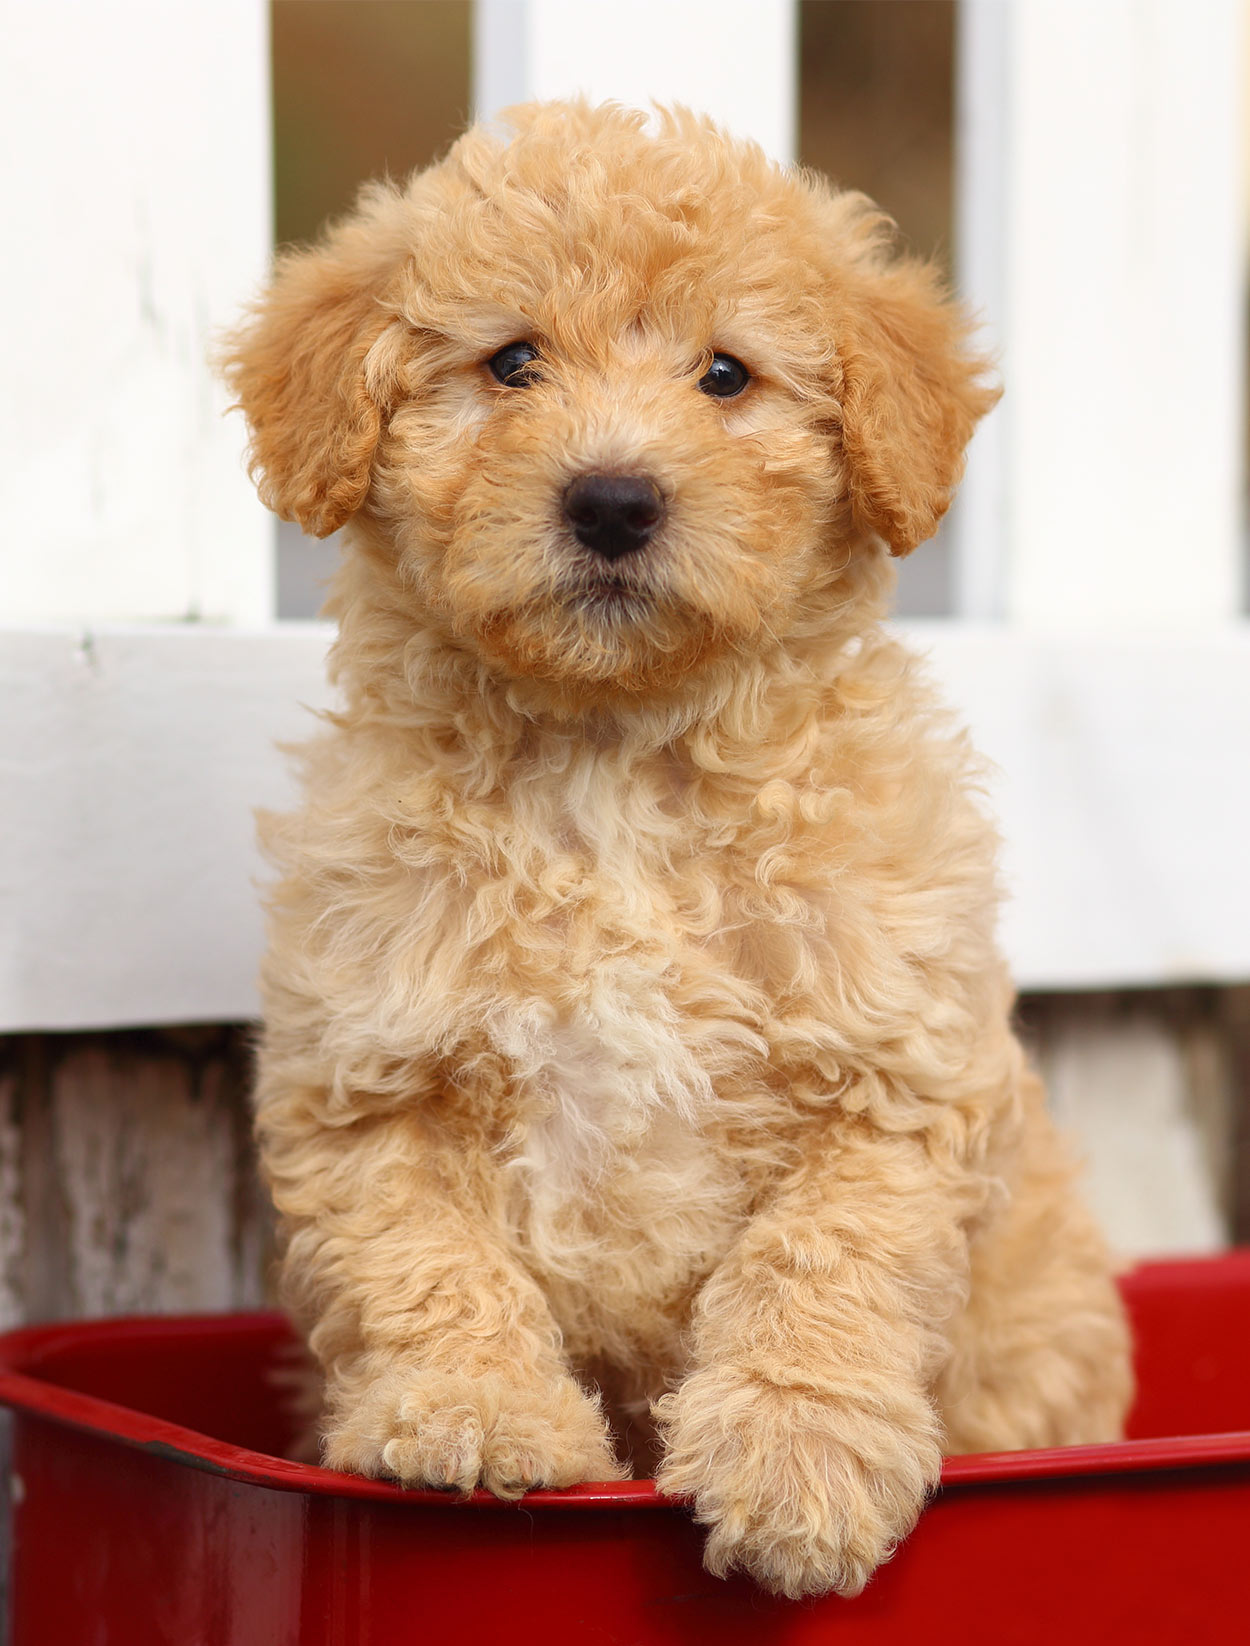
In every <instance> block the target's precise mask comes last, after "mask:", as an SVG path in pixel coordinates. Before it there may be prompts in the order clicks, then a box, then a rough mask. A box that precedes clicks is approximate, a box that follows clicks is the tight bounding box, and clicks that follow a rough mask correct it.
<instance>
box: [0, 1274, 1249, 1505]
mask: <svg viewBox="0 0 1250 1646" xmlns="http://www.w3.org/2000/svg"><path fill="white" fill-rule="evenodd" d="M1180 1266H1181V1265H1180V1263H1176V1264H1154V1265H1151V1266H1150V1269H1151V1270H1152V1271H1153V1272H1154V1273H1156V1274H1157V1273H1159V1272H1161V1271H1166V1270H1168V1269H1175V1268H1177V1267H1180ZM1186 1266H1188V1265H1186ZM1194 1266H1195V1267H1198V1266H1199V1265H1194ZM1135 1278H1136V1277H1134V1279H1135ZM1131 1285H1132V1281H1131V1280H1130V1286H1131ZM281 1322H282V1317H281V1316H280V1315H277V1314H275V1313H272V1312H267V1311H266V1312H256V1313H250V1314H231V1315H203V1314H201V1315H174V1316H126V1317H120V1318H109V1319H104V1320H98V1321H90V1322H81V1321H76V1322H72V1323H55V1324H52V1325H44V1326H27V1327H23V1328H20V1329H19V1330H17V1331H13V1332H9V1333H6V1334H3V1335H0V1404H3V1405H5V1406H9V1407H12V1408H13V1409H14V1410H16V1411H19V1412H25V1413H29V1414H30V1415H32V1416H36V1417H42V1418H47V1419H50V1420H52V1421H54V1422H58V1423H66V1424H69V1425H71V1426H73V1427H74V1428H77V1429H82V1430H86V1431H88V1432H90V1433H94V1434H98V1435H101V1436H107V1437H108V1438H111V1439H114V1440H118V1441H120V1442H122V1443H123V1444H125V1445H128V1446H134V1447H138V1448H140V1449H142V1450H144V1451H150V1452H157V1453H160V1454H163V1455H165V1456H168V1457H170V1458H171V1460H176V1461H178V1462H180V1463H182V1464H184V1465H186V1466H187V1467H189V1468H194V1469H202V1470H207V1471H209V1472H210V1473H213V1474H219V1475H225V1476H226V1477H228V1478H229V1479H231V1480H237V1481H241V1482H246V1483H247V1484H250V1485H254V1486H265V1487H268V1488H270V1489H271V1490H276V1491H283V1492H306V1493H310V1494H312V1495H314V1496H320V1497H335V1498H364V1499H371V1500H373V1501H380V1502H389V1503H396V1504H403V1505H408V1506H413V1507H416V1506H419V1505H441V1506H447V1505H452V1504H457V1503H459V1502H460V1501H461V1500H459V1499H457V1498H455V1497H454V1496H451V1495H449V1494H447V1493H443V1492H438V1491H433V1490H422V1491H413V1490H408V1489H405V1488H403V1487H400V1486H397V1485H394V1484H392V1483H390V1482H387V1481H380V1480H365V1479H363V1478H361V1477H360V1476H357V1475H346V1474H339V1473H337V1472H335V1471H334V1470H331V1469H323V1468H320V1467H319V1466H317V1465H315V1464H307V1463H293V1462H288V1461H287V1460H286V1459H284V1458H278V1457H271V1456H268V1455H267V1454H265V1453H263V1452H255V1451H252V1450H250V1449H249V1448H247V1447H243V1446H234V1445H231V1444H230V1443H229V1442H227V1441H223V1440H216V1439H214V1438H213V1437H212V1436H210V1435H205V1434H201V1433H199V1432H197V1431H196V1430H194V1429H189V1428H185V1427H183V1426H182V1425H180V1424H177V1423H171V1422H169V1421H167V1420H166V1419H164V1418H158V1417H153V1416H149V1415H148V1414H146V1413H143V1412H139V1411H135V1410H134V1409H133V1408H131V1407H127V1406H122V1405H119V1404H117V1403H115V1402H113V1401H109V1400H103V1399H100V1398H99V1397H98V1396H95V1395H88V1394H82V1393H79V1392H78V1391H77V1390H73V1389H65V1388H61V1387H58V1386H57V1385H55V1384H52V1383H46V1382H44V1381H42V1380H41V1379H40V1378H39V1376H38V1375H37V1374H38V1368H39V1364H40V1362H41V1361H43V1360H45V1359H48V1358H52V1357H54V1356H55V1355H56V1353H57V1351H58V1349H59V1348H61V1347H63V1346H68V1345H69V1344H71V1343H77V1342H79V1341H81V1338H82V1335H83V1333H84V1331H88V1332H91V1333H93V1334H98V1335H100V1336H102V1337H107V1338H108V1339H109V1340H110V1341H113V1342H117V1341H123V1342H124V1341H125V1340H126V1339H127V1338H142V1339H145V1340H148V1341H150V1340H151V1339H152V1337H153V1335H156V1336H161V1337H167V1338H168V1337H177V1336H193V1335H196V1336H198V1335H201V1334H202V1333H203V1332H204V1330H205V1328H206V1326H207V1325H209V1324H210V1323H211V1325H212V1329H213V1330H214V1331H215V1332H218V1333H222V1334H229V1335H235V1334H238V1335H244V1336H246V1335H253V1334H256V1333H264V1334H268V1333H270V1332H272V1331H273V1330H274V1328H275V1327H276V1326H277V1325H279V1324H280V1323H281ZM22 1368H24V1369H22ZM1235 1463H1250V1430H1234V1431H1231V1432H1228V1433H1224V1434H1193V1435H1176V1436H1169V1437H1160V1438H1151V1439H1146V1440H1125V1441H1118V1442H1115V1443H1114V1444H1111V1445H1098V1446H1067V1447H1061V1448H1050V1449H1046V1450H1036V1451H1024V1452H981V1453H977V1454H974V1455H969V1456H965V1457H954V1458H948V1459H947V1461H946V1462H945V1464H944V1465H943V1468H942V1478H941V1483H942V1486H943V1487H944V1488H947V1487H954V1488H961V1487H966V1486H974V1485H992V1484H1001V1483H1005V1482H1013V1481H1045V1480H1063V1479H1070V1478H1073V1477H1077V1476H1083V1477H1090V1476H1097V1475H1119V1474H1132V1473H1143V1472H1148V1471H1154V1472H1158V1471H1167V1470H1176V1469H1194V1468H1209V1467H1213V1466H1218V1465H1222V1464H1235ZM465 1501H466V1502H467V1503H468V1504H471V1505H473V1506H475V1507H478V1508H494V1509H501V1510H506V1509H513V1508H515V1507H517V1505H516V1504H512V1503H501V1502H500V1500H499V1499H497V1498H495V1497H493V1496H492V1495H491V1494H490V1493H489V1492H484V1491H479V1492H475V1493H474V1494H473V1495H472V1497H471V1498H469V1499H467V1500H465ZM671 1501H672V1500H670V1499H666V1498H664V1497H662V1496H661V1495H660V1494H659V1493H658V1492H657V1491H656V1489H655V1486H654V1484H653V1482H651V1481H649V1480H625V1481H609V1482H604V1483H602V1484H594V1483H591V1484H587V1485H582V1486H572V1487H568V1488H566V1489H563V1490H559V1491H535V1492H530V1493H528V1494H527V1495H526V1496H525V1498H524V1499H522V1500H521V1502H522V1504H523V1506H524V1508H525V1509H526V1510H533V1509H539V1508H542V1509H646V1508H656V1507H666V1506H668V1505H669V1504H670V1503H671Z"/></svg>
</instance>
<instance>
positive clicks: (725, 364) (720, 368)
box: [699, 354, 751, 400]
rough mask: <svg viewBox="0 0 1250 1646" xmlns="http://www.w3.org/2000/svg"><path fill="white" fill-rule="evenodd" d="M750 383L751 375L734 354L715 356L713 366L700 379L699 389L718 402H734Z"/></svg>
mask: <svg viewBox="0 0 1250 1646" xmlns="http://www.w3.org/2000/svg"><path fill="white" fill-rule="evenodd" d="M750 381H751V374H750V372H749V371H748V370H747V369H746V367H745V366H744V365H743V364H742V362H741V360H735V359H734V357H733V355H732V354H714V355H713V356H712V364H711V365H710V366H709V367H708V369H707V370H706V371H705V372H704V374H703V376H702V377H701V378H700V379H699V387H700V388H701V389H702V390H703V392H704V394H710V395H712V396H714V398H715V399H717V400H732V399H733V397H734V395H735V394H741V393H742V391H743V389H745V388H746V386H747V384H748V383H749V382H750Z"/></svg>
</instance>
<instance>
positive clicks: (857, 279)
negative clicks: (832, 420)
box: [834, 260, 1000, 555]
mask: <svg viewBox="0 0 1250 1646" xmlns="http://www.w3.org/2000/svg"><path fill="white" fill-rule="evenodd" d="M834 325H835V340H836V343H837V348H838V354H839V357H840V360H841V364H842V374H843V381H842V392H841V397H840V398H841V404H842V448H843V452H844V454H845V457H846V463H847V470H848V480H849V487H850V500H851V507H852V509H853V511H854V514H855V518H856V519H857V520H858V521H859V523H860V524H861V525H862V526H864V527H866V528H867V529H868V530H869V531H872V532H875V533H876V534H877V535H878V536H879V537H882V538H884V539H885V542H886V543H887V545H888V546H889V550H890V553H891V554H895V555H904V554H910V553H911V551H912V550H913V549H914V548H915V547H916V545H917V544H918V543H923V542H924V541H925V540H926V538H929V537H932V536H933V534H934V532H935V531H936V530H937V527H938V522H939V521H940V520H941V518H942V516H943V515H944V514H945V513H946V510H947V508H948V507H949V505H950V502H951V499H952V497H953V496H954V493H955V488H956V486H957V485H958V484H959V480H960V478H961V476H962V474H963V468H964V448H965V447H966V446H967V444H968V441H969V439H970V438H971V435H972V431H973V429H974V427H975V426H976V423H977V420H978V419H979V418H980V417H982V416H984V414H985V413H986V412H987V411H989V409H990V408H991V406H993V405H994V403H995V402H996V401H997V399H998V396H999V392H1000V391H999V390H998V389H997V388H996V387H994V386H992V385H989V384H987V383H986V382H985V373H986V371H987V369H988V363H987V362H986V361H985V360H984V359H981V358H978V357H977V356H975V355H972V354H969V353H968V350H967V342H968V336H969V333H970V331H971V330H972V323H971V322H970V321H969V319H968V317H967V315H966V314H965V313H964V311H963V310H962V309H961V308H960V307H959V305H958V304H957V303H955V302H954V301H952V300H951V299H950V298H949V297H947V296H946V294H945V293H944V291H943V289H942V286H941V283H940V281H939V279H938V277H937V275H936V274H935V272H934V271H933V270H932V269H931V268H930V267H929V266H928V265H927V264H923V263H918V262H914V261H908V260H903V261H899V262H896V263H892V264H886V265H885V266H882V267H878V268H876V269H874V270H869V269H864V268H860V269H854V270H852V271H850V272H849V273H848V275H847V277H846V284H845V286H844V287H843V288H842V289H841V291H840V292H839V293H838V307H837V309H836V311H835V315H834Z"/></svg>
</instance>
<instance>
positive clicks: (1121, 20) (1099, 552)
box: [963, 0, 1245, 633]
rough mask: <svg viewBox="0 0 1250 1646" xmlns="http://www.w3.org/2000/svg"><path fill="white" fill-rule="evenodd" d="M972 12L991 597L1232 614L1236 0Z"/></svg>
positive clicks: (1120, 1) (1053, 621)
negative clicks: (987, 356) (992, 464)
mask: <svg viewBox="0 0 1250 1646" xmlns="http://www.w3.org/2000/svg"><path fill="white" fill-rule="evenodd" d="M963 23H964V27H965V29H966V30H971V31H973V32H974V33H977V32H979V33H981V34H982V35H983V36H985V38H984V39H983V40H982V45H983V47H984V48H985V49H984V50H983V51H982V53H981V55H980V57H977V56H976V54H975V53H974V52H973V51H972V50H971V49H969V50H967V51H966V52H965V54H964V58H963V61H964V63H965V66H966V67H967V68H968V70H969V72H970V73H973V72H975V70H976V65H977V64H978V63H979V65H980V72H981V76H982V79H981V83H979V84H970V85H969V86H967V87H966V88H965V90H966V92H967V94H968V95H969V96H970V97H971V98H972V99H973V109H972V112H973V113H974V114H976V113H977V111H978V110H979V111H980V113H981V118H982V123H983V130H982V131H981V134H980V142H981V143H982V144H983V145H988V144H989V143H991V142H993V141H995V140H996V141H997V143H998V145H999V152H1000V154H1001V156H1002V163H1003V165H1004V166H1005V168H1006V185H1005V187H1002V188H1001V196H1002V209H1001V211H999V213H998V214H997V218H996V219H995V216H994V214H993V213H992V212H985V213H982V214H981V217H980V219H979V222H978V223H977V224H976V229H977V232H978V233H980V234H981V235H983V236H985V235H988V236H993V235H995V234H997V236H998V237H999V238H1000V240H1001V246H1000V248H999V261H1000V267H1001V278H1000V279H999V280H998V282H997V285H998V290H997V292H995V291H994V290H992V289H986V290H983V291H981V292H979V293H977V294H976V295H977V296H978V297H979V298H980V299H981V300H982V301H985V302H986V303H987V305H988V307H989V309H990V315H989V317H990V320H991V323H992V329H993V331H994V332H995V333H996V335H997V336H998V338H999V339H1000V341H1001V344H1002V360H1003V375H1004V378H1005V380H1006V383H1007V398H1006V400H1005V402H1004V406H1003V411H1002V418H1003V423H1002V429H1001V432H1000V435H999V439H1000V441H1001V444H1002V456H1001V462H1002V472H1001V474H1000V477H999V482H998V484H999V486H1000V488H1001V495H1002V496H1003V497H1004V498H1005V506H1004V508H1003V516H1004V521H1005V527H1006V530H1005V533H1004V535H1003V537H1002V539H1001V544H1002V551H1003V554H1004V557H1005V558H1004V564H1003V569H1002V572H1001V574H1000V579H999V583H1000V588H1001V614H1002V615H1004V616H1006V617H1007V618H1009V619H1010V620H1013V621H1015V622H1017V623H1020V624H1027V625H1029V626H1035V627H1036V626H1042V627H1046V628H1049V629H1052V630H1056V631H1058V630H1068V631H1071V630H1075V629H1082V628H1084V629H1088V630H1089V631H1090V632H1091V633H1092V632H1095V631H1100V630H1101V631H1104V632H1105V631H1106V630H1107V629H1111V628H1121V629H1137V630H1145V629H1158V628H1160V627H1176V626H1179V625H1187V626H1190V627H1191V628H1197V627H1201V626H1202V625H1205V624H1218V623H1220V622H1222V621H1225V620H1227V619H1229V618H1232V617H1234V616H1235V615H1236V614H1237V612H1238V610H1239V592H1240V590H1239V585H1240V519H1241V506H1240V493H1241V478H1242V476H1241V465H1242V452H1241V399H1242V378H1243V374H1244V362H1245V347H1244V316H1243V303H1244V284H1243V282H1244V206H1243V199H1242V190H1241V162H1242V130H1241V120H1242V111H1243V101H1244V98H1243V88H1242V79H1243V76H1244V73H1245V63H1244V54H1243V51H1242V38H1243V28H1244V23H1245V17H1244V8H1243V6H1242V5H1241V4H1240V3H1239V0H1204V3H1203V4H1202V5H1200V6H1195V5H1194V4H1193V3H1192V0H1098V3H1097V4H1090V3H1089V0H1014V3H1013V4H1011V5H1009V6H1005V5H1004V6H986V5H984V4H977V5H973V6H971V7H969V8H968V9H967V10H966V12H965V14H964V18H963ZM995 38H997V42H998V43H997V45H995ZM996 53H997V55H998V57H999V66H998V68H997V69H996V68H995V62H994V59H995V54H996ZM995 74H998V75H999V76H1000V77H1001V81H1002V83H1001V84H1000V85H997V86H996V85H994V84H993V77H994V75H995ZM996 110H1001V113H1002V115H1003V116H1004V117H1005V118H1004V121H1003V122H1002V124H1005V129H1003V130H1000V131H999V133H998V135H997V138H996V139H995V136H994V131H993V122H994V119H995V111H996ZM986 160H987V167H988V170H987V173H986V177H985V179H984V182H985V186H986V187H987V188H988V189H990V190H992V189H993V188H995V187H998V185H997V184H995V182H994V179H993V165H992V159H991V158H990V157H988V156H987V157H986ZM971 176H972V174H971V172H970V171H968V170H967V169H966V170H965V173H964V181H965V182H968V181H969V180H970V179H971ZM972 216H973V217H975V213H973V214H972ZM968 221H970V219H969V217H968V215H967V214H965V222H968ZM967 260H968V263H969V266H970V267H971V268H982V269H985V268H987V267H988V266H989V265H990V264H991V263H992V261H993V254H992V252H989V253H987V252H986V251H985V249H984V248H982V249H981V250H978V249H977V248H975V247H970V248H969V250H968V259H967ZM994 283H995V282H994V281H993V280H992V279H991V281H990V286H991V287H992V286H993V284H994ZM995 302H997V303H998V304H999V306H1000V311H999V312H995V310H994V304H995ZM969 552H970V553H975V551H974V550H970V551H969Z"/></svg>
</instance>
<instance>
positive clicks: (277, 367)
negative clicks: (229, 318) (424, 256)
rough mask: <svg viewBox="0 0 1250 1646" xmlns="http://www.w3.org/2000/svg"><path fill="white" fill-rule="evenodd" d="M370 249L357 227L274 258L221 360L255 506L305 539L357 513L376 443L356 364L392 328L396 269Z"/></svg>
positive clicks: (365, 378) (373, 400)
mask: <svg viewBox="0 0 1250 1646" xmlns="http://www.w3.org/2000/svg"><path fill="white" fill-rule="evenodd" d="M380 238H381V237H380V236H379V235H378V233H377V231H376V224H369V223H367V222H365V221H363V220H361V219H359V218H357V219H352V220H350V221H349V222H348V223H347V224H345V225H343V226H341V227H340V228H338V229H336V230H334V231H332V233H331V234H330V236H329V238H328V239H327V240H326V241H325V242H324V243H323V244H322V245H320V246H318V247H315V248H314V249H312V250H306V251H291V252H286V253H283V254H282V255H281V256H280V257H279V259H278V263H277V266H276V268H275V270H274V276H273V280H272V282H271V284H270V287H269V290H268V291H267V292H266V293H265V295H264V296H263V297H262V298H261V299H260V301H259V302H258V303H257V304H256V306H255V309H254V311H253V318H252V320H251V322H250V323H249V324H247V325H245V326H243V327H241V328H240V329H239V330H238V331H237V332H235V333H234V334H233V335H232V336H230V337H229V338H228V339H227V341H226V345H225V349H224V351H223V357H222V365H223V368H224V373H225V377H226V381H227V383H228V384H229V386H230V388H231V389H232V391H233V392H234V394H235V396H236V397H237V401H238V404H239V405H240V406H241V407H242V409H243V411H244V413H245V414H246V416H247V420H248V423H249V424H250V426H251V432H252V444H251V454H250V463H249V469H250V472H251V475H252V478H253V479H254V480H255V481H256V483H257V487H258V489H259V491H260V495H261V499H262V501H263V502H264V503H265V504H266V505H267V506H268V507H269V508H271V509H273V511H274V512H275V513H276V514H279V515H281V517H282V518H283V519H284V520H297V521H298V522H299V524H300V525H301V526H302V527H303V528H304V530H305V531H307V532H311V533H312V534H313V536H315V537H327V536H329V534H330V533H331V532H332V531H336V530H337V529H338V528H339V527H340V526H341V525H342V524H343V523H344V521H346V520H347V519H349V518H350V517H351V515H353V514H354V513H355V512H356V510H357V509H358V508H359V507H360V505H361V503H363V502H364V499H365V494H366V493H367V491H368V489H369V475H370V468H371V465H372V462H373V454H374V450H375V448H376V446H377V443H378V437H379V435H380V434H381V431H382V418H383V415H384V412H385V410H386V406H385V395H384V389H383V385H382V384H381V383H380V382H379V374H378V373H377V372H376V371H374V372H370V371H368V370H367V356H368V355H369V351H370V349H372V348H373V346H374V344H375V343H376V342H377V340H378V339H379V337H380V336H381V335H382V333H383V331H385V330H386V328H387V327H388V326H389V325H390V324H391V323H392V322H393V320H394V315H395V311H394V309H393V308H388V307H386V306H385V302H384V299H385V293H386V287H387V285H388V283H389V280H390V277H391V276H392V275H393V273H394V272H395V270H396V267H397V263H398V259H397V257H396V256H395V255H394V248H393V247H387V246H380V245H379V243H378V242H379V239H380Z"/></svg>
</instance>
